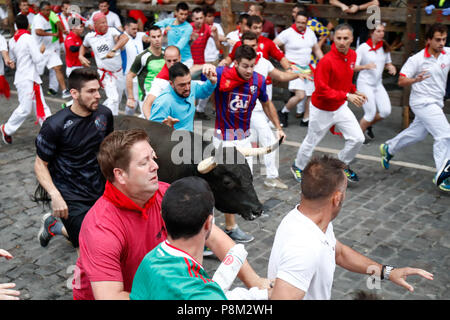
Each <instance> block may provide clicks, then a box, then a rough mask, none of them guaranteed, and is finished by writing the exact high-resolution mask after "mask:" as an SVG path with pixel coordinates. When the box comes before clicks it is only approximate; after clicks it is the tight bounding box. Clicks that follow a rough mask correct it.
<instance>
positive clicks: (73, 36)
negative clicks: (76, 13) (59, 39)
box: [64, 18, 84, 78]
mask: <svg viewBox="0 0 450 320" xmlns="http://www.w3.org/2000/svg"><path fill="white" fill-rule="evenodd" d="M70 19H72V20H69V25H70V32H69V34H68V35H67V37H66V40H64V48H65V49H66V50H65V51H66V76H67V78H69V76H70V74H71V73H72V71H73V70H75V69H78V68H82V67H83V65H82V64H81V61H80V59H79V58H78V52H79V51H80V47H81V45H82V44H83V39H82V38H81V35H82V34H83V32H84V24H83V21H81V20H79V19H76V18H70Z"/></svg>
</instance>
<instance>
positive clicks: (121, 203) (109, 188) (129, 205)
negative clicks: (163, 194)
mask: <svg viewBox="0 0 450 320" xmlns="http://www.w3.org/2000/svg"><path fill="white" fill-rule="evenodd" d="M103 196H104V197H105V198H106V199H108V200H109V201H110V202H111V203H112V204H113V205H115V206H116V207H118V208H119V209H123V210H130V211H136V212H139V213H140V214H142V216H143V217H144V219H148V214H147V211H148V209H149V208H150V207H152V206H153V205H154V204H155V201H156V192H155V194H154V195H153V197H151V198H150V199H149V200H148V201H147V203H146V204H145V206H144V208H141V207H140V206H138V205H137V204H136V203H134V201H133V200H131V199H130V198H128V197H127V196H126V195H124V194H123V193H122V192H120V190H119V189H117V188H116V187H115V186H114V185H113V184H112V183H110V182H109V181H106V185H105V192H104V193H103Z"/></svg>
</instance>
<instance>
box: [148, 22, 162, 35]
mask: <svg viewBox="0 0 450 320" xmlns="http://www.w3.org/2000/svg"><path fill="white" fill-rule="evenodd" d="M158 30H159V31H161V28H160V27H158V26H157V25H155V24H154V25H152V26H151V27H150V29H148V33H149V34H150V31H158Z"/></svg>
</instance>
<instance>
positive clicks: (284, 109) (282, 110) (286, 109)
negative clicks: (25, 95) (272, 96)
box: [281, 106, 289, 113]
mask: <svg viewBox="0 0 450 320" xmlns="http://www.w3.org/2000/svg"><path fill="white" fill-rule="evenodd" d="M281 112H282V113H289V109H288V108H286V106H284V107H283V109H281Z"/></svg>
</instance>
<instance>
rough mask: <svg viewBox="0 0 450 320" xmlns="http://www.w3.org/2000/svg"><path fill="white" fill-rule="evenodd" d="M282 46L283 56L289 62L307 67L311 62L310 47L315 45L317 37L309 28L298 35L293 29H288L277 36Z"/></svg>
mask: <svg viewBox="0 0 450 320" xmlns="http://www.w3.org/2000/svg"><path fill="white" fill-rule="evenodd" d="M277 39H279V40H280V41H281V42H282V43H283V44H284V55H285V56H286V58H287V59H288V60H289V61H292V62H295V63H296V64H298V65H300V66H308V65H309V63H310V61H311V52H312V47H313V46H314V45H315V44H316V43H317V37H316V34H315V33H314V31H312V30H311V29H309V28H306V29H305V33H304V34H303V35H300V34H299V33H298V32H297V31H295V30H294V29H293V28H291V27H289V28H287V29H286V30H283V31H282V32H281V33H280V34H279V35H278V36H277Z"/></svg>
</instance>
